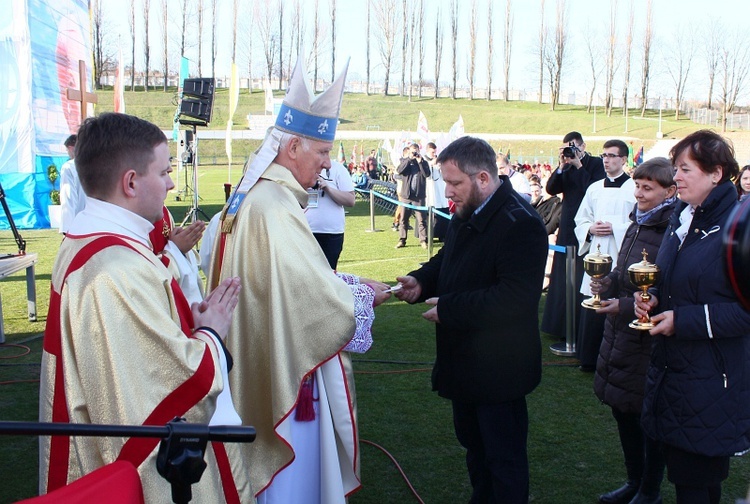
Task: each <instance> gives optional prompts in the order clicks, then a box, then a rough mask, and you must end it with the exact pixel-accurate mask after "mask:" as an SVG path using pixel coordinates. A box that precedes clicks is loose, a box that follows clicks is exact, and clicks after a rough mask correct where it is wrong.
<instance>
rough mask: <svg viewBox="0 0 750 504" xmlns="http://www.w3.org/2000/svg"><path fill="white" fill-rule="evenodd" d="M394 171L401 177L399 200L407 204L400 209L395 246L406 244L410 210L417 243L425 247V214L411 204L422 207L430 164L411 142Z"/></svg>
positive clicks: (417, 146) (399, 246)
mask: <svg viewBox="0 0 750 504" xmlns="http://www.w3.org/2000/svg"><path fill="white" fill-rule="evenodd" d="M396 173H398V174H399V175H400V176H401V177H402V183H401V189H400V191H399V193H398V196H399V201H402V202H404V203H406V204H407V206H405V207H403V208H402V209H401V219H400V220H399V226H398V243H397V244H396V248H402V247H405V246H406V236H407V231H408V229H409V219H410V218H411V214H412V212H414V215H415V216H416V219H417V230H418V232H419V243H420V244H421V245H422V248H427V228H426V227H425V226H426V222H427V215H425V212H424V210H414V209H413V208H411V206H417V207H423V206H424V198H425V194H426V187H427V177H429V176H430V165H429V164H428V163H427V161H426V160H425V159H423V158H422V156H421V155H420V154H419V145H417V144H412V145H411V147H410V148H409V156H408V157H405V158H402V159H401V163H399V165H398V168H396Z"/></svg>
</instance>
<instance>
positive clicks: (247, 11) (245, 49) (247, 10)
mask: <svg viewBox="0 0 750 504" xmlns="http://www.w3.org/2000/svg"><path fill="white" fill-rule="evenodd" d="M241 10H242V13H241V15H240V16H239V18H240V22H241V23H242V26H241V27H240V28H239V31H246V32H247V35H246V36H243V37H240V38H239V40H238V41H237V43H238V44H239V52H240V56H239V58H240V59H242V58H244V61H245V62H246V64H247V77H248V79H247V92H248V93H250V94H252V92H253V35H252V30H247V27H254V26H255V25H256V23H255V18H254V17H253V16H254V10H253V6H252V3H250V2H248V3H244V4H243V5H242V6H241Z"/></svg>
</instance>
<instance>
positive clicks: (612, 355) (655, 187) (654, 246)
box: [591, 157, 676, 504]
mask: <svg viewBox="0 0 750 504" xmlns="http://www.w3.org/2000/svg"><path fill="white" fill-rule="evenodd" d="M672 173H673V168H672V163H671V162H670V161H669V160H668V159H667V158H663V157H660V158H654V159H650V160H648V161H646V162H645V163H643V164H642V165H640V166H639V167H638V168H636V170H635V172H633V181H634V182H635V199H636V205H635V208H633V212H632V213H631V214H630V219H631V221H632V224H631V225H630V227H629V228H628V229H627V231H626V232H625V236H624V238H623V240H622V245H621V246H620V252H619V255H618V257H617V267H616V268H615V269H614V270H613V271H612V272H611V273H610V274H609V275H607V276H606V277H604V278H603V279H602V280H601V282H600V283H599V282H592V284H591V290H592V292H598V293H599V294H601V296H602V297H603V298H610V297H612V298H613V299H604V300H603V301H602V306H603V308H602V309H600V310H597V313H606V314H607V320H606V321H605V324H604V338H603V339H602V344H601V347H600V349H599V358H598V360H597V363H596V375H595V376H594V392H595V393H596V396H597V397H598V398H599V399H600V400H601V401H602V402H604V403H605V404H607V405H609V406H610V407H611V408H612V416H613V417H614V418H615V420H616V421H617V430H618V432H619V434H620V445H621V446H622V452H623V455H624V456H625V470H626V471H627V475H628V479H627V482H626V483H625V485H623V486H622V487H620V488H618V489H617V490H613V491H611V492H607V493H605V494H603V495H600V496H599V502H602V503H605V504H628V503H633V504H657V503H660V502H661V497H660V492H659V489H660V487H661V480H662V477H663V475H664V459H663V457H662V456H661V452H660V450H659V447H658V444H657V443H656V442H655V441H653V440H651V439H648V438H646V437H645V436H644V435H643V431H642V430H641V425H640V421H641V407H642V406H643V388H644V385H645V383H646V370H647V369H648V365H649V360H650V355H651V339H652V338H651V336H650V335H649V334H648V333H647V332H644V331H636V330H635V329H631V328H630V327H628V324H629V323H630V322H631V321H632V320H633V319H634V318H635V313H634V311H633V293H634V292H636V291H637V290H638V288H637V287H636V286H635V285H633V284H632V283H631V282H630V278H629V277H628V266H630V265H631V264H633V263H637V262H640V261H641V260H642V259H643V255H642V253H643V251H645V252H646V253H647V254H648V256H647V257H648V258H649V260H651V261H654V260H655V259H656V254H657V252H658V251H659V245H660V244H661V241H662V238H663V237H664V231H665V230H666V229H667V224H668V222H669V217H670V216H671V215H672V211H673V210H674V207H675V204H676V201H675V191H676V187H675V184H674V180H673V179H672Z"/></svg>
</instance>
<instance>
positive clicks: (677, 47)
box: [664, 29, 694, 121]
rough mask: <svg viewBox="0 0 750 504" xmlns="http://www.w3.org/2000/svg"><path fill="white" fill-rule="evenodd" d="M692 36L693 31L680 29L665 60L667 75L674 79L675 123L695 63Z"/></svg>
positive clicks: (678, 116)
mask: <svg viewBox="0 0 750 504" xmlns="http://www.w3.org/2000/svg"><path fill="white" fill-rule="evenodd" d="M691 34H692V30H688V31H686V30H685V29H679V30H678V31H677V33H676V36H675V39H674V44H672V46H671V47H670V48H669V57H665V58H664V60H665V61H666V64H665V66H666V69H667V74H669V77H670V79H672V83H673V85H674V90H675V93H674V94H675V110H674V118H675V121H676V120H678V119H679V118H680V107H681V106H682V100H683V98H684V96H685V88H686V87H687V79H688V76H689V75H690V66H691V65H692V63H693V52H694V50H693V49H694V45H693V37H692V36H691Z"/></svg>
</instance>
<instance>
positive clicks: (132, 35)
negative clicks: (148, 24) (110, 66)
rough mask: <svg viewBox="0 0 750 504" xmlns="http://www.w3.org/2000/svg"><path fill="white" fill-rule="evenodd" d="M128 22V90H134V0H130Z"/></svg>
mask: <svg viewBox="0 0 750 504" xmlns="http://www.w3.org/2000/svg"><path fill="white" fill-rule="evenodd" d="M128 24H129V25H130V42H131V49H132V52H131V57H130V62H131V66H130V90H131V91H135V0H130V17H129V18H128Z"/></svg>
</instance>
